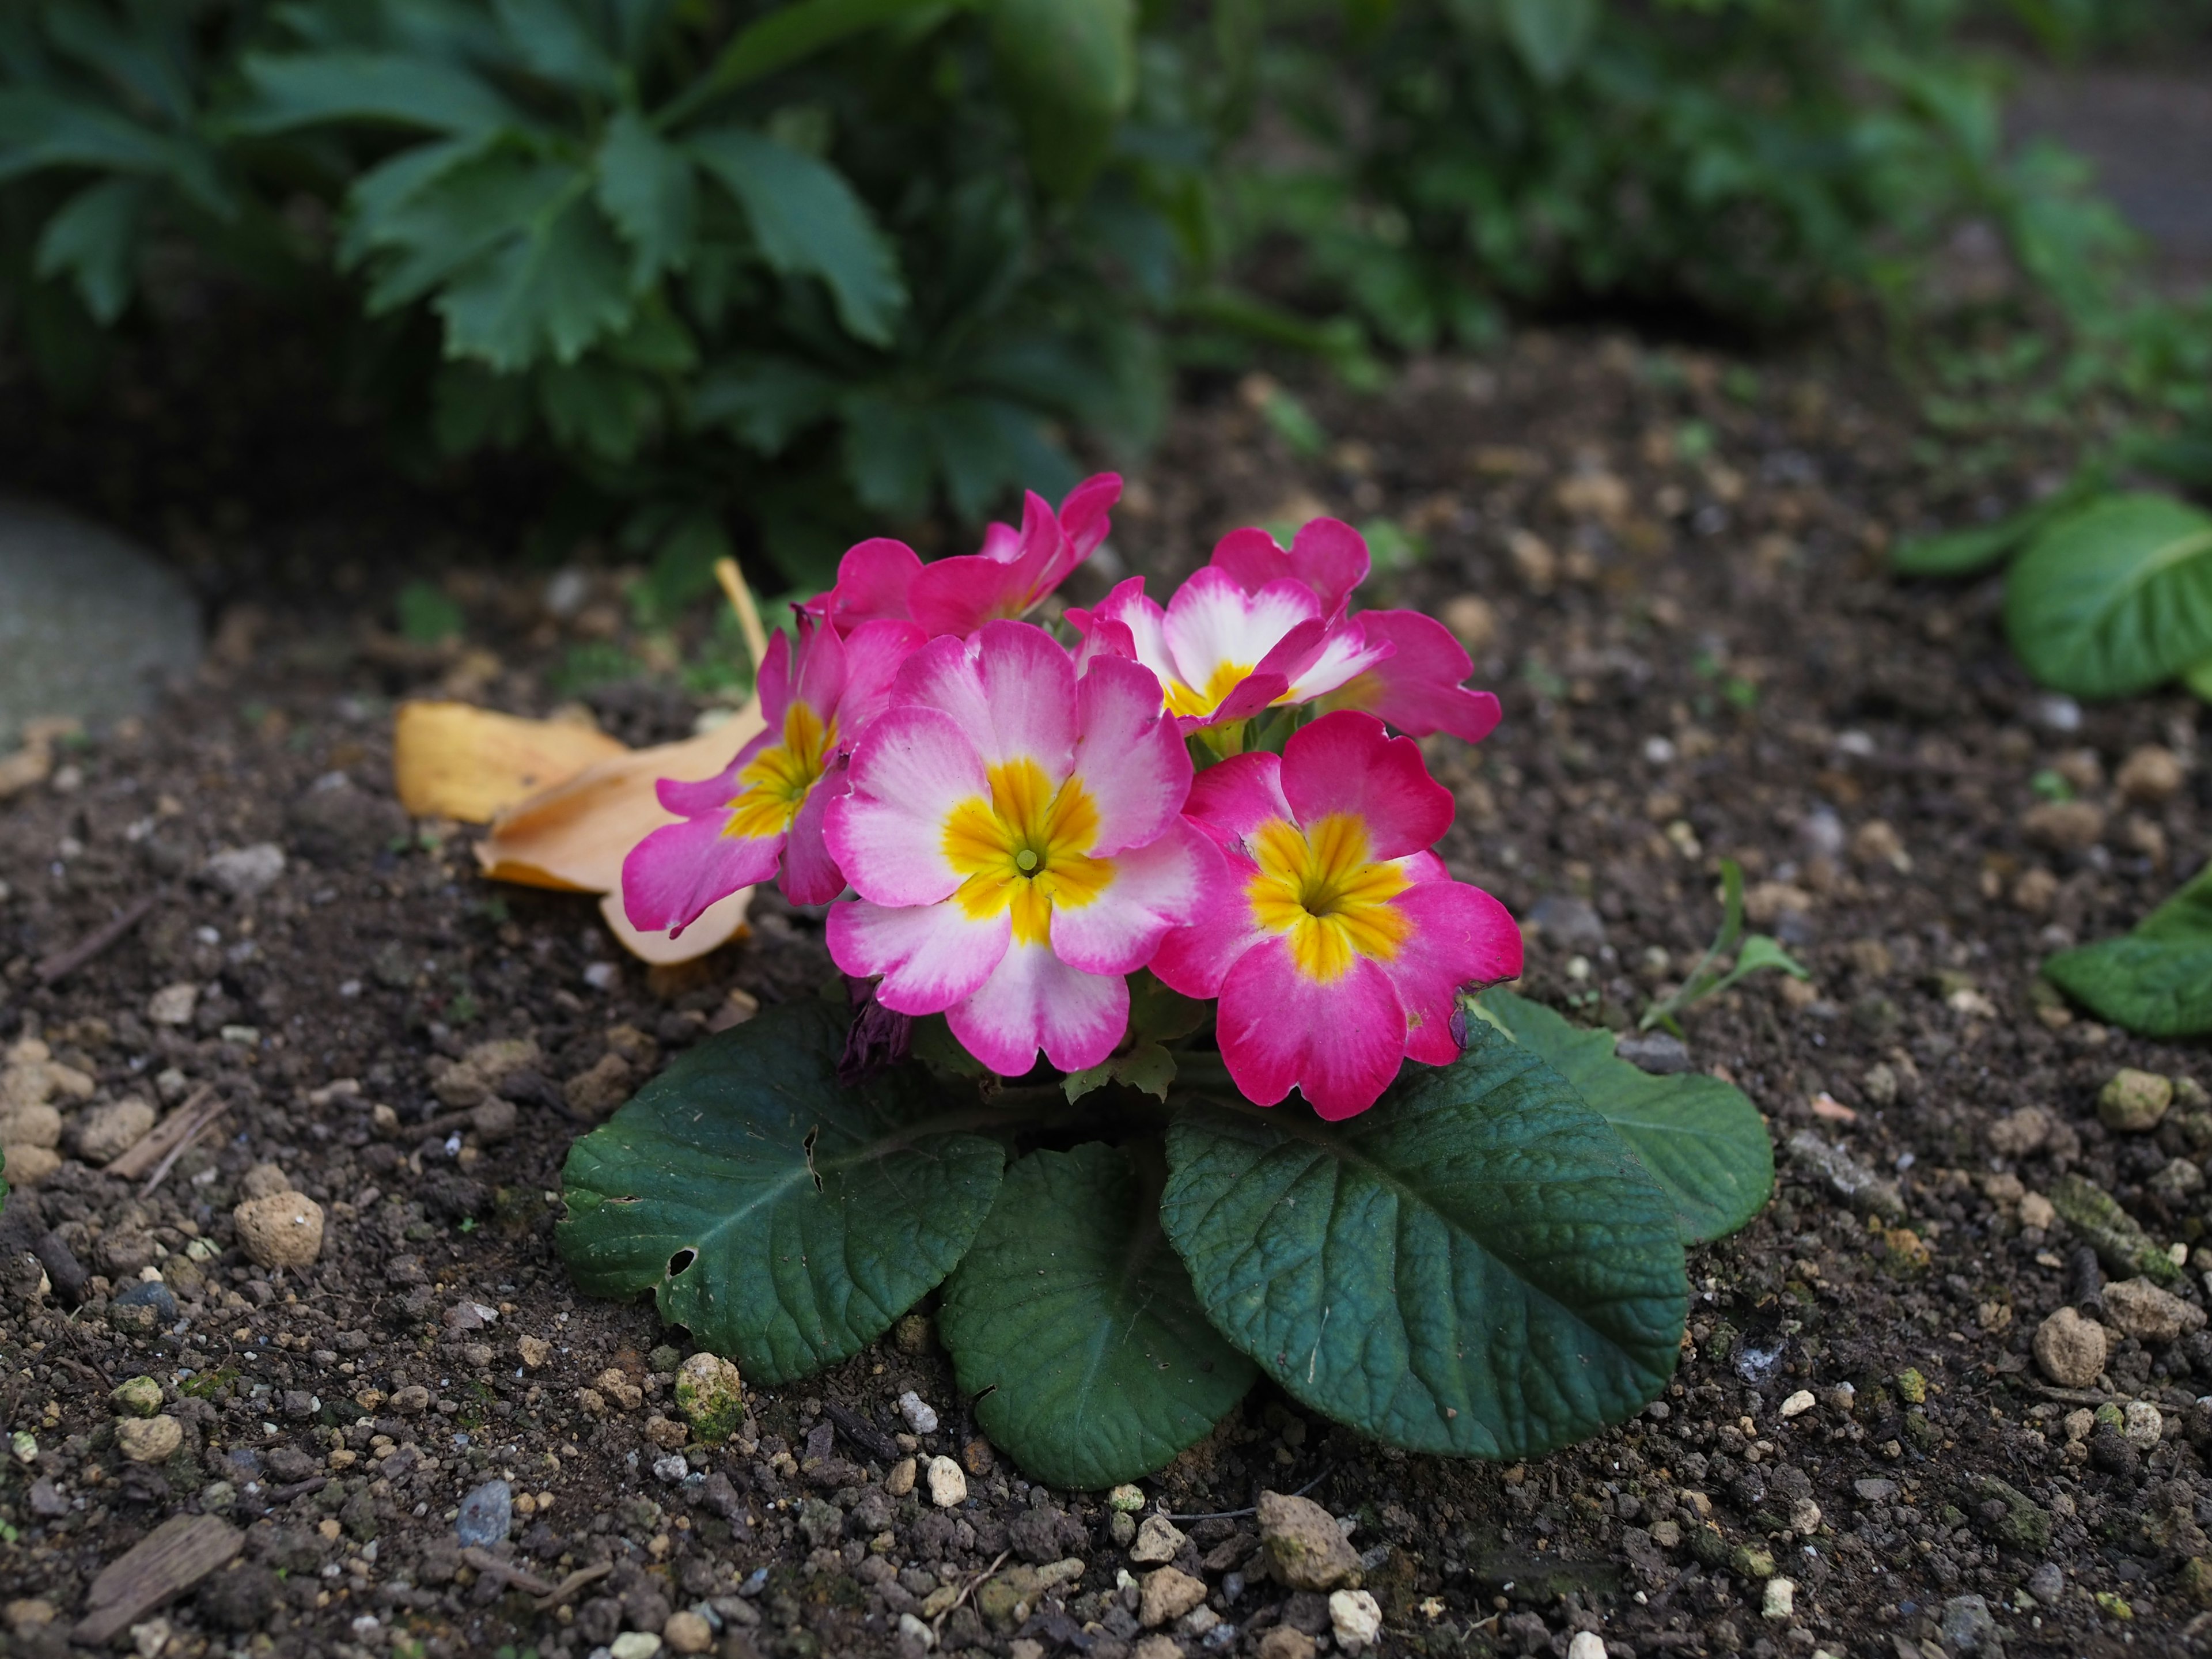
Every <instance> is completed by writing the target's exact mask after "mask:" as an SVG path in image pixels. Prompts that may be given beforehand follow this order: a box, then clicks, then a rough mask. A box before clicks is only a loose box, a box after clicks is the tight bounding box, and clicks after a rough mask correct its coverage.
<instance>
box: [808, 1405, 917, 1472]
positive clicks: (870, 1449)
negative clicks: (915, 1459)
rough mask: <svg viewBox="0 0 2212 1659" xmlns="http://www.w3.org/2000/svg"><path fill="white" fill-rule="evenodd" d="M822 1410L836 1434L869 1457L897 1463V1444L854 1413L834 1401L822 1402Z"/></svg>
mask: <svg viewBox="0 0 2212 1659" xmlns="http://www.w3.org/2000/svg"><path fill="white" fill-rule="evenodd" d="M822 1409H823V1411H824V1412H826V1413H829V1420H830V1421H831V1422H832V1423H835V1424H836V1425H837V1431H838V1433H840V1434H842V1435H843V1436H844V1437H845V1438H846V1439H848V1440H849V1441H851V1442H852V1443H854V1445H856V1446H858V1447H859V1448H860V1449H861V1450H862V1451H864V1452H866V1453H867V1454H868V1455H869V1456H871V1457H873V1458H875V1459H877V1460H878V1461H879V1462H884V1463H896V1462H898V1461H899V1455H900V1454H899V1444H898V1442H897V1441H896V1440H894V1439H892V1438H891V1437H890V1436H889V1435H887V1434H885V1433H884V1431H882V1430H881V1429H879V1428H878V1427H877V1426H876V1425H874V1424H872V1423H871V1422H869V1421H868V1419H866V1418H865V1417H863V1416H861V1415H860V1413H858V1412H855V1411H848V1410H847V1409H846V1408H845V1407H842V1406H841V1405H839V1404H838V1403H837V1402H836V1401H834V1400H829V1401H823V1406H822Z"/></svg>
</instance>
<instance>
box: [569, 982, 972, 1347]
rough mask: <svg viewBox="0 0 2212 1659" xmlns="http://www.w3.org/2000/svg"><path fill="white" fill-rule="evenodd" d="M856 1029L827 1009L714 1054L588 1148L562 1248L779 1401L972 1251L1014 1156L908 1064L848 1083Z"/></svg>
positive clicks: (692, 1057)
mask: <svg viewBox="0 0 2212 1659" xmlns="http://www.w3.org/2000/svg"><path fill="white" fill-rule="evenodd" d="M845 1026H846V1018H845V1016H844V1015H843V1014H842V1012H839V1011H838V1010H836V1009H834V1008H832V1007H830V1006H829V1005H828V1004H826V1003H823V1002H818V1001H814V1000H808V1001H805V1002H797V1003H787V1004H785V1005H783V1006H780V1007H773V1008H768V1009H764V1010H763V1011H762V1012H761V1014H760V1016H759V1018H756V1019H753V1020H750V1021H749V1022H748V1023H746V1024H743V1025H740V1026H738V1027H736V1028H735V1029H733V1030H728V1031H725V1032H723V1033H722V1034H721V1035H720V1036H714V1037H710V1038H708V1040H707V1041H706V1042H702V1043H701V1044H700V1045H699V1046H698V1047H696V1048H693V1049H691V1050H690V1052H689V1053H687V1054H684V1056H683V1057H682V1058H680V1059H679V1060H677V1061H676V1063H675V1064H674V1065H672V1066H670V1067H669V1068H668V1069H667V1070H666V1071H665V1072H664V1073H661V1075H660V1076H659V1077H658V1078H656V1079H653V1081H652V1082H651V1083H649V1084H647V1085H646V1086H645V1088H644V1089H643V1090H642V1091H641V1092H640V1093H639V1095H638V1097H637V1098H636V1099H635V1100H633V1101H631V1102H630V1103H629V1105H627V1106H625V1107H623V1109H621V1110H620V1111H619V1112H617V1113H616V1114H615V1115H614V1118H613V1119H612V1121H610V1122H609V1123H607V1124H606V1125H605V1127H602V1128H599V1129H595V1130H594V1131H592V1133H590V1134H588V1135H586V1136H585V1137H584V1139H581V1140H580V1141H578V1142H577V1143H576V1144H575V1146H574V1147H573V1148H572V1149H571V1150H570V1152H569V1153H568V1164H567V1165H566V1166H565V1168H564V1169H563V1170H562V1182H563V1183H564V1186H565V1188H566V1195H567V1199H568V1219H567V1220H566V1221H564V1222H563V1223H562V1225H561V1227H560V1230H559V1231H558V1233H557V1235H556V1239H557V1242H558V1243H559V1245H560V1249H561V1255H562V1259H563V1260H564V1261H567V1263H568V1270H569V1272H570V1273H572V1274H573V1275H574V1278H575V1281H576V1283H577V1285H578V1286H579V1287H580V1288H581V1289H582V1290H583V1291H586V1293H587V1294H590V1295H592V1296H611V1297H631V1296H635V1295H636V1294H637V1293H638V1292H640V1291H645V1290H650V1291H653V1297H654V1300H655V1302H656V1304H657V1305H658V1306H659V1310H660V1315H661V1317H662V1318H663V1319H665V1320H667V1321H668V1322H671V1324H679V1325H683V1326H685V1327H687V1328H689V1329H690V1332H691V1334H692V1335H693V1336H694V1337H695V1338H696V1339H697V1340H699V1341H700V1342H702V1344H704V1345H705V1346H708V1347H710V1348H712V1349H714V1351H715V1352H718V1353H726V1354H729V1355H731V1356H732V1357H733V1358H735V1359H736V1360H737V1361H738V1364H739V1366H740V1367H741V1368H742V1369H743V1370H744V1374H745V1377H746V1380H747V1381H748V1382H750V1383H754V1384H756V1385H757V1386H762V1387H768V1388H775V1387H777V1386H779V1385H781V1384H782V1383H789V1382H793V1381H794V1380H796V1379H797V1378H799V1377H801V1376H808V1375H810V1374H811V1373H812V1372H814V1371H817V1370H821V1369H822V1368H823V1366H825V1365H833V1364H836V1363H837V1361H839V1360H841V1359H843V1358H848V1356H850V1355H852V1354H854V1353H857V1352H860V1349H861V1348H863V1347H865V1346H867V1344H869V1343H870V1342H872V1341H873V1340H875V1339H876V1338H877V1337H878V1336H879V1335H880V1334H882V1333H883V1332H884V1330H885V1329H886V1328H889V1326H890V1322H892V1321H893V1320H894V1319H896V1318H897V1317H898V1316H900V1315H901V1314H902V1313H904V1312H905V1311H906V1310H908V1308H910V1307H912V1306H913V1305H914V1304H915V1302H916V1301H918V1300H919V1299H920V1298H921V1297H922V1296H924V1295H925V1294H927V1292H928V1291H929V1290H930V1289H931V1288H932V1287H933V1286H934V1285H937V1284H938V1283H939V1281H940V1280H941V1279H944V1277H945V1274H946V1273H950V1272H951V1270H952V1268H953V1266H954V1264H955V1263H957V1261H959V1260H960V1258H961V1257H962V1256H963V1255H966V1254H967V1251H968V1247H969V1244H970V1243H972V1242H973V1241H974V1239H975V1234H976V1231H977V1229H979V1228H980V1227H981V1225H983V1219H984V1218H985V1216H986V1215H987V1214H988V1213H989V1212H990V1209H991V1201H992V1200H993V1198H994V1197H995V1196H996V1194H997V1193H998V1190H999V1177H1000V1169H1001V1167H1002V1165H1003V1164H1004V1162H1005V1153H1004V1152H1001V1151H1000V1147H999V1145H998V1143H997V1142H996V1141H994V1140H987V1139H984V1138H982V1137H981V1136H980V1135H976V1134H971V1133H967V1130H968V1127H969V1125H970V1123H972V1122H973V1121H974V1120H975V1117H976V1115H977V1111H978V1109H976V1108H973V1107H970V1108H968V1109H965V1110H964V1111H963V1110H961V1109H955V1108H953V1107H951V1106H950V1105H949V1104H948V1103H947V1100H946V1097H945V1096H944V1095H943V1094H941V1093H940V1092H939V1090H938V1088H937V1086H936V1085H934V1084H933V1082H931V1080H930V1079H929V1077H928V1074H927V1073H925V1072H923V1071H922V1070H921V1068H920V1067H918V1066H901V1067H899V1068H897V1069H896V1070H895V1071H892V1072H889V1073H883V1074H882V1075H880V1076H878V1077H876V1078H874V1079H871V1080H870V1081H868V1082H866V1083H864V1084H861V1085H859V1086H857V1087H854V1088H847V1087H846V1086H845V1085H843V1084H841V1083H840V1082H838V1080H837V1056H838V1054H839V1053H840V1051H841V1050H842V1047H843V1044H844V1038H845Z"/></svg>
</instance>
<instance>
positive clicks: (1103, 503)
mask: <svg viewBox="0 0 2212 1659" xmlns="http://www.w3.org/2000/svg"><path fill="white" fill-rule="evenodd" d="M1120 500H1121V474H1120V473H1118V472H1094V473H1092V474H1091V477H1087V478H1085V480H1084V481H1083V482H1082V483H1079V484H1078V485H1076V486H1075V488H1074V489H1071V490H1069V491H1068V492H1067V494H1066V496H1065V497H1064V498H1063V499H1062V500H1061V501H1060V533H1061V534H1062V535H1063V536H1065V537H1066V538H1067V545H1068V550H1069V551H1070V552H1071V553H1073V555H1074V557H1073V558H1072V559H1071V560H1070V561H1069V566H1070V568H1073V567H1074V566H1075V565H1079V564H1080V563H1082V562H1083V561H1084V560H1085V559H1087V558H1089V557H1090V556H1091V554H1092V552H1094V551H1095V550H1097V546H1098V544H1099V543H1101V542H1103V541H1104V540H1105V539H1106V532H1107V531H1108V530H1109V528H1111V526H1109V524H1108V522H1107V516H1106V515H1107V514H1108V513H1111V512H1112V511H1113V510H1114V504H1115V502H1116V501H1120ZM1062 574H1066V573H1065V572H1063V573H1062ZM1053 586H1055V587H1057V586H1059V583H1057V582H1054V584H1053Z"/></svg>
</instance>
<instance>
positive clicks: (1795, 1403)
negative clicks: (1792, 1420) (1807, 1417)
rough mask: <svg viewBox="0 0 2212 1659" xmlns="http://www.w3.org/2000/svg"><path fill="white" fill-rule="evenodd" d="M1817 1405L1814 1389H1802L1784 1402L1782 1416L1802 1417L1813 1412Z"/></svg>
mask: <svg viewBox="0 0 2212 1659" xmlns="http://www.w3.org/2000/svg"><path fill="white" fill-rule="evenodd" d="M1815 1403H1816V1402H1815V1401H1814V1398H1813V1391H1812V1389H1798V1390H1797V1392H1796V1393H1795V1394H1793V1395H1790V1398H1789V1399H1787V1400H1785V1401H1783V1402H1782V1414H1783V1416H1784V1417H1802V1415H1804V1413H1807V1412H1809V1411H1811V1410H1812V1409H1813V1407H1814V1404H1815Z"/></svg>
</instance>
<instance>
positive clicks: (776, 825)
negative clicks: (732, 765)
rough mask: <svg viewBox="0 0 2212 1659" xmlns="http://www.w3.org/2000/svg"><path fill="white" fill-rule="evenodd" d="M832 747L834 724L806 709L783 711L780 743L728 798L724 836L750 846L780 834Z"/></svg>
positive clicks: (748, 768)
mask: <svg viewBox="0 0 2212 1659" xmlns="http://www.w3.org/2000/svg"><path fill="white" fill-rule="evenodd" d="M836 747H837V722H836V721H835V720H831V721H829V722H828V723H827V724H826V725H825V724H824V723H823V719H822V717H821V716H820V715H819V714H816V713H815V712H814V710H813V709H812V708H811V707H810V706H809V705H807V704H805V703H803V702H793V704H792V705H791V707H790V708H787V709H786V710H784V714H783V741H782V742H781V743H778V744H769V746H768V747H767V748H765V749H763V750H761V751H760V753H759V754H757V755H755V756H754V757H752V759H751V760H750V761H748V762H746V763H745V766H744V770H743V771H741V772H739V773H738V783H739V784H740V785H742V786H743V787H741V788H739V789H738V793H736V794H734V795H732V797H731V798H730V818H729V822H728V823H725V824H724V825H723V826H722V833H723V834H724V835H726V836H743V837H745V838H748V839H751V840H758V839H759V838H761V837H762V836H781V835H782V834H784V833H785V832H786V831H787V830H788V829H790V828H791V821H792V820H793V818H795V817H798V816H799V808H800V807H801V806H804V805H805V804H806V792H807V791H808V790H810V789H811V788H813V787H814V786H815V785H816V784H817V783H819V782H820V781H822V775H823V773H824V772H825V771H827V770H828V769H829V757H830V755H831V754H832V753H834V752H835V751H836Z"/></svg>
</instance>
